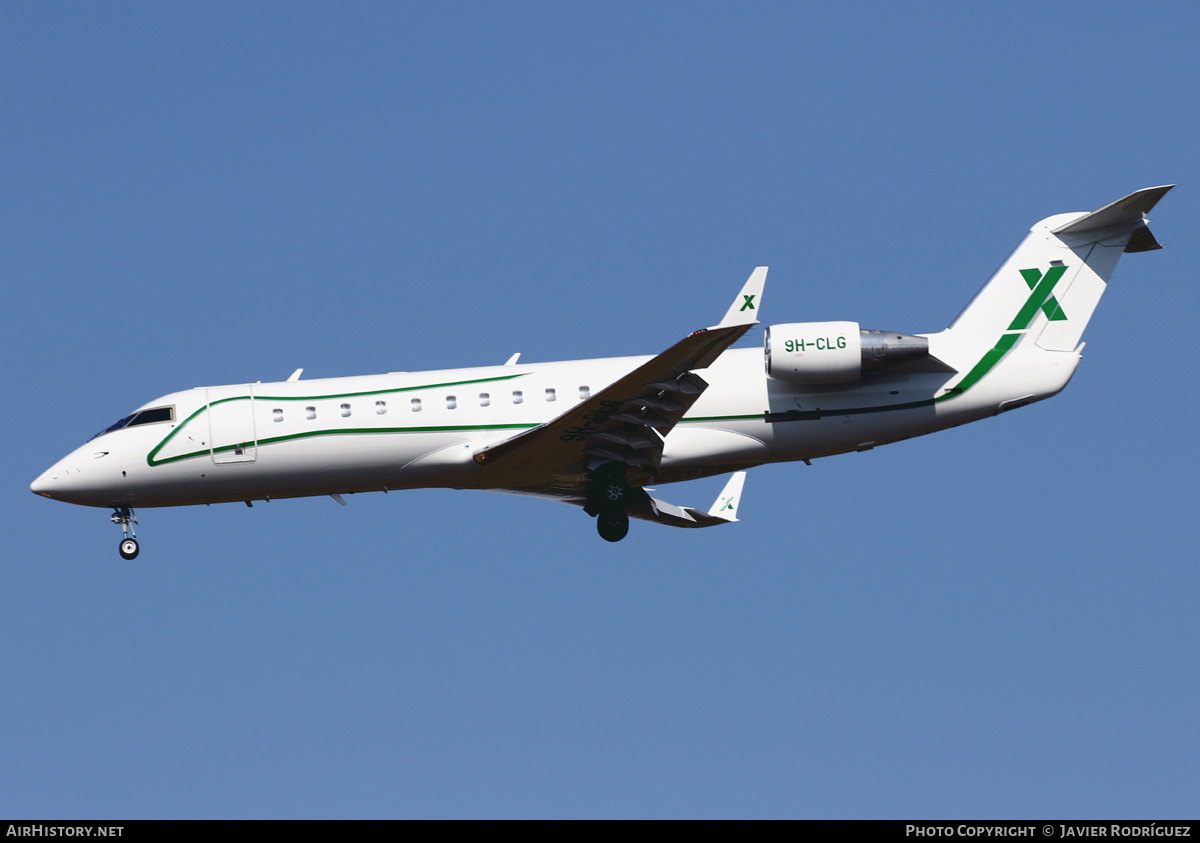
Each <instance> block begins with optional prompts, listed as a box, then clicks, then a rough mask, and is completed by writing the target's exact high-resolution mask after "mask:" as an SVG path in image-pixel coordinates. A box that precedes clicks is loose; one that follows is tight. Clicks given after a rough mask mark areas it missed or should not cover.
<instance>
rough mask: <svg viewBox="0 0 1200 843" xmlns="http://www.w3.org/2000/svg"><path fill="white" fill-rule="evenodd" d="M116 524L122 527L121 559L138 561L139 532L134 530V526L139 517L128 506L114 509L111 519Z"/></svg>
mask: <svg viewBox="0 0 1200 843" xmlns="http://www.w3.org/2000/svg"><path fill="white" fill-rule="evenodd" d="M109 520H110V521H112V522H113V523H114V524H120V525H121V536H122V539H121V544H120V551H121V558H122V559H137V555H138V551H139V550H140V548H139V547H138V540H137V532H136V531H135V530H134V529H133V525H134V524H136V523H137V516H136V515H134V513H133V510H132V509H130V508H129V507H127V506H117V507H113V514H112V517H111V518H110V519H109Z"/></svg>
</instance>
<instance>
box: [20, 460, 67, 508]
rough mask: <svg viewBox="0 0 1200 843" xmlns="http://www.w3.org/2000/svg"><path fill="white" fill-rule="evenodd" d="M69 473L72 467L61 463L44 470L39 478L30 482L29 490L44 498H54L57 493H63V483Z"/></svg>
mask: <svg viewBox="0 0 1200 843" xmlns="http://www.w3.org/2000/svg"><path fill="white" fill-rule="evenodd" d="M69 473H70V469H69V468H68V467H66V466H64V465H62V463H59V464H58V465H55V466H54V467H52V468H51V469H50V470H48V471H46V472H44V473H43V474H42V476H41V477H39V478H38V479H37V480H34V481H33V482H32V483H30V484H29V491H31V492H33V493H34V494H35V495H41V496H42V497H43V498H50V499H51V500H53V499H54V498H55V497H56V496H57V495H59V494H61V493H62V489H63V483H64V481H65V480H66V476H67V475H68V474H69Z"/></svg>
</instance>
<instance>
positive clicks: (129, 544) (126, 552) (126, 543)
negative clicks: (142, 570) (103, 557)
mask: <svg viewBox="0 0 1200 843" xmlns="http://www.w3.org/2000/svg"><path fill="white" fill-rule="evenodd" d="M119 550H120V551H121V558H122V559H137V555H138V551H139V550H141V548H140V547H138V543H137V539H122V540H121V544H120V546H119Z"/></svg>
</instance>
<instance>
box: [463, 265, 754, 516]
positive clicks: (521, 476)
mask: <svg viewBox="0 0 1200 843" xmlns="http://www.w3.org/2000/svg"><path fill="white" fill-rule="evenodd" d="M766 276H767V267H765V266H760V267H758V268H757V269H755V270H754V273H753V274H752V275H751V276H750V278H749V280H748V281H747V282H746V283H745V285H744V286H743V287H742V290H741V292H740V293H739V294H738V297H737V298H736V299H735V300H734V303H733V305H732V306H731V307H730V308H729V311H728V312H727V313H726V314H725V318H724V319H722V320H721V322H720V323H719V324H718V325H716V326H714V327H712V328H705V329H702V330H699V331H696V332H695V333H693V334H690V335H688V336H687V337H684V338H683V339H682V340H680V341H679V342H677V343H675V345H673V346H671V347H670V348H668V349H667V350H666V351H664V352H663V353H662V354H660V355H658V356H657V357H654V358H652V359H650V360H648V361H647V362H645V363H643V364H642V365H641V366H638V367H637V368H636V369H634V370H633V371H632V372H630V373H629V374H627V375H625V376H624V377H623V378H621V379H620V380H618V381H616V382H615V383H613V384H611V385H610V386H608V387H606V388H605V389H603V390H601V391H600V392H597V393H596V394H595V395H593V396H592V397H591V398H589V399H588V400H587V401H584V402H582V403H580V404H577V405H576V406H574V407H572V408H571V409H570V410H568V411H566V412H565V413H563V414H562V415H561V416H559V417H558V418H555V419H552V420H551V421H549V422H547V423H545V424H543V425H541V426H539V427H535V428H533V429H532V430H528V431H525V432H524V433H521V434H518V435H517V436H514V437H513V438H511V439H506V440H505V441H503V442H499V443H497V444H495V445H492V446H491V447H488V448H483V449H482V450H480V451H479V452H478V453H476V454H475V461H476V462H477V463H479V464H480V465H481V466H482V467H483V468H484V470H486V471H487V472H489V474H490V475H491V477H490V478H489V481H491V482H489V485H492V482H494V487H496V488H508V489H519V488H522V487H536V486H545V485H547V484H550V485H553V486H555V487H557V488H560V489H563V490H564V491H566V490H570V489H580V488H582V487H583V486H584V485H586V483H587V482H588V472H591V471H594V470H596V469H597V468H599V467H601V466H603V465H604V464H606V463H615V464H616V465H618V466H621V467H623V469H624V471H625V473H626V477H627V478H628V480H629V483H630V485H631V486H635V487H636V486H642V485H644V484H645V483H647V482H651V481H652V479H653V478H654V477H655V476H657V474H658V467H659V464H660V463H661V461H662V451H663V438H664V437H665V436H666V435H667V434H668V433H670V432H671V429H672V428H673V427H674V426H675V425H676V424H677V423H678V422H679V420H680V419H681V418H683V415H684V414H685V413H686V412H687V411H688V409H689V408H690V407H691V406H692V404H694V403H695V402H696V400H697V399H698V398H699V397H700V394H701V393H702V392H704V390H705V389H706V388H707V387H708V382H707V381H705V380H704V379H703V378H702V377H700V376H699V375H697V374H696V373H695V371H694V370H695V369H704V368H706V367H708V366H710V365H712V363H713V361H715V360H716V359H717V358H718V357H719V356H720V355H721V353H722V352H723V351H724V350H725V349H726V348H728V347H729V346H730V345H732V344H733V343H734V342H736V341H737V340H738V339H739V338H741V337H742V335H743V334H745V333H746V331H748V330H750V328H751V327H752V326H753V325H755V324H757V322H758V319H757V318H756V317H757V314H758V302H759V300H760V299H761V298H762V290H763V285H764V282H765V281H766ZM651 500H653V499H651ZM648 506H650V507H651V510H652V505H648ZM630 515H633V516H634V517H638V516H637V515H636V514H635V513H634V512H631V513H630ZM697 526H699V525H697Z"/></svg>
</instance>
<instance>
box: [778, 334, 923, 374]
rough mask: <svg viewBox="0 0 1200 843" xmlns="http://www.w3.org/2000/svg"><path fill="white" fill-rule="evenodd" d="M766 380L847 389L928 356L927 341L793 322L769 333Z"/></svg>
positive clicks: (905, 335)
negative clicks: (846, 385)
mask: <svg viewBox="0 0 1200 843" xmlns="http://www.w3.org/2000/svg"><path fill="white" fill-rule="evenodd" d="M763 354H764V357H765V358H766V367H767V377H770V378H774V379H775V380H781V381H789V382H791V383H850V382H851V381H856V380H858V379H859V378H861V377H862V376H863V375H864V374H870V373H872V372H876V371H878V370H879V369H883V368H886V367H888V366H895V365H896V364H897V363H907V362H909V361H911V360H919V359H920V358H922V357H927V356H928V355H929V340H928V339H926V338H925V337H915V336H912V335H910V334H897V333H894V332H891V331H867V330H862V329H860V328H859V327H858V323H857V322H792V323H790V324H786V325H772V326H771V327H769V328H767V332H766V337H765V339H764V342H763Z"/></svg>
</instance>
